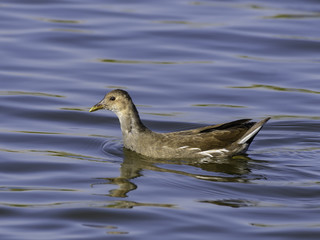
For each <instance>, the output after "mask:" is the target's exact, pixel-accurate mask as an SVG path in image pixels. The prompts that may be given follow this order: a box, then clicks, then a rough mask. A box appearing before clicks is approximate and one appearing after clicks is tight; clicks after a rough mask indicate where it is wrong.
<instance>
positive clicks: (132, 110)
mask: <svg viewBox="0 0 320 240" xmlns="http://www.w3.org/2000/svg"><path fill="white" fill-rule="evenodd" d="M116 114H117V116H118V118H119V121H120V126H121V131H122V135H123V136H124V137H126V136H128V135H129V134H134V135H135V134H139V133H141V132H144V131H146V130H148V128H147V127H145V126H144V125H143V123H142V122H141V119H140V117H139V113H138V111H137V108H136V107H135V105H134V104H133V103H132V104H130V105H128V107H127V108H126V109H125V110H123V111H121V112H118V113H116Z"/></svg>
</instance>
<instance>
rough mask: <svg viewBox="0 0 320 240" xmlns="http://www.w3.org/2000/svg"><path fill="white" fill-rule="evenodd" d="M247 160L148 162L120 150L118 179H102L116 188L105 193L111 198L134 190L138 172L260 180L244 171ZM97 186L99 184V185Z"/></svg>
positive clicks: (131, 153) (245, 158)
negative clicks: (193, 170)
mask: <svg viewBox="0 0 320 240" xmlns="http://www.w3.org/2000/svg"><path fill="white" fill-rule="evenodd" d="M249 160H251V159H250V158H248V157H247V156H236V157H233V158H224V159H213V160H212V161H210V162H208V161H207V160H206V161H202V160H195V159H192V160H183V159H181V160H176V159H175V160H171V159H170V160H168V159H152V158H147V157H145V156H142V155H140V154H137V153H135V152H132V151H130V150H127V149H124V159H123V163H122V164H121V168H120V176H118V177H114V178H103V180H106V181H108V182H107V183H106V184H114V185H118V188H116V189H113V190H111V191H110V192H109V196H112V197H121V198H125V197H128V195H127V194H128V193H129V192H130V191H133V190H135V189H137V188H138V186H137V185H136V184H134V183H132V181H131V180H132V179H135V178H138V177H142V176H143V174H142V171H144V170H151V171H156V172H166V173H174V174H179V175H183V176H188V177H192V178H195V179H201V180H206V181H213V182H238V183H245V182H249V181H251V180H256V179H264V177H263V176H257V175H252V174H251V171H250V169H249V167H248V161H249ZM174 165H184V166H191V167H196V168H200V169H202V170H203V172H205V173H206V174H195V173H191V172H187V171H183V170H175V169H172V166H174ZM99 184H101V183H99Z"/></svg>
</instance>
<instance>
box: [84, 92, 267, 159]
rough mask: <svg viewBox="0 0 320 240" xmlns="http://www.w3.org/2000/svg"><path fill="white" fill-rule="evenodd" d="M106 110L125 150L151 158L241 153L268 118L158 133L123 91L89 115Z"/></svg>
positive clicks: (110, 97)
mask: <svg viewBox="0 0 320 240" xmlns="http://www.w3.org/2000/svg"><path fill="white" fill-rule="evenodd" d="M100 109H106V110H110V111H112V112H114V113H115V114H116V115H117V117H118V119H119V122H120V127H121V132H122V137H123V145H124V147H125V148H127V149H129V150H131V151H134V152H137V153H139V154H142V155H144V156H146V157H150V158H162V159H169V158H170V159H171V158H172V159H173V158H174V159H178V158H180V159H186V158H188V159H189V158H215V157H217V158H220V157H233V156H235V155H241V154H244V153H245V152H246V151H247V149H248V147H249V146H250V144H251V142H252V140H253V139H254V137H255V136H256V135H257V134H258V132H259V131H260V130H261V128H262V127H263V125H264V124H265V123H266V122H267V121H268V120H269V119H270V117H267V118H265V119H263V120H261V121H259V122H251V119H240V120H236V121H232V122H227V123H222V124H217V125H209V126H205V127H200V128H195V129H190V130H183V131H176V132H165V133H159V132H154V131H152V130H150V129H149V128H148V127H146V126H145V125H144V124H143V122H142V121H141V119H140V116H139V113H138V110H137V108H136V106H135V104H134V103H133V101H132V98H131V97H130V95H129V93H128V92H127V91H125V90H122V89H115V90H112V91H110V92H108V93H107V94H106V95H105V96H104V98H103V99H102V100H101V101H100V102H98V103H97V104H95V105H94V106H93V107H91V108H90V110H89V112H94V111H97V110H100Z"/></svg>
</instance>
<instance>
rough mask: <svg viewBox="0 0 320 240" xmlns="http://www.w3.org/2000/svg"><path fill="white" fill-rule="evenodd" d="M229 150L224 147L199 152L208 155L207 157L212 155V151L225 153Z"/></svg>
mask: <svg viewBox="0 0 320 240" xmlns="http://www.w3.org/2000/svg"><path fill="white" fill-rule="evenodd" d="M227 152H229V150H227V149H225V148H221V149H212V150H207V151H202V152H199V154H201V155H203V156H209V157H213V156H212V153H218V154H221V153H227Z"/></svg>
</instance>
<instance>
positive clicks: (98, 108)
mask: <svg viewBox="0 0 320 240" xmlns="http://www.w3.org/2000/svg"><path fill="white" fill-rule="evenodd" d="M100 109H103V105H102V103H101V102H99V103H97V104H96V105H94V106H93V107H92V108H90V110H89V112H94V111H97V110H100Z"/></svg>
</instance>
